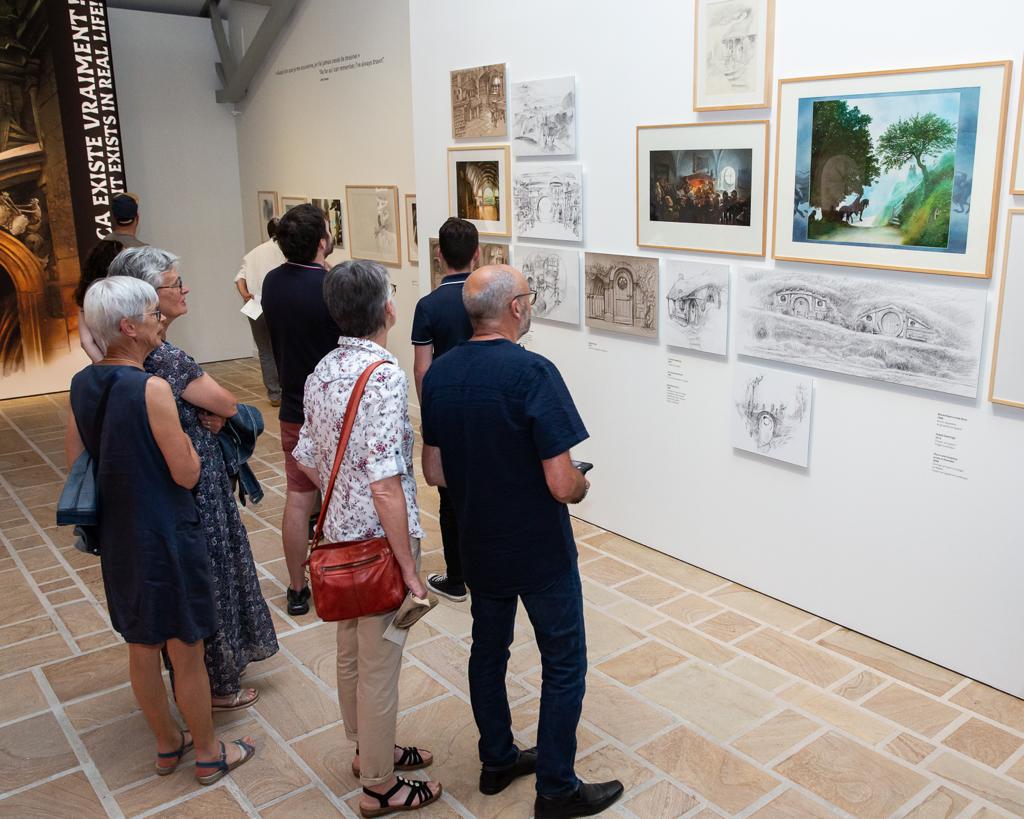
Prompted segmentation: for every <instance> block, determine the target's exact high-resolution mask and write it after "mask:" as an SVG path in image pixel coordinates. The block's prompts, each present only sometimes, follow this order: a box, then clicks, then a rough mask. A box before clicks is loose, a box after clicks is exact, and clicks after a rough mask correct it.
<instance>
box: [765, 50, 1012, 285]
mask: <svg viewBox="0 0 1024 819" xmlns="http://www.w3.org/2000/svg"><path fill="white" fill-rule="evenodd" d="M1011 68H1012V63H1011V62H1010V61H1009V60H997V61H991V62H982V63H967V64H962V65H942V66H929V67H925V68H906V69H898V70H886V71H866V72H861V73H856V74H836V75H831V76H815V77H798V78H792V79H783V80H779V83H778V92H777V103H776V105H777V111H776V140H775V200H774V207H773V211H774V213H775V231H774V236H773V244H772V257H773V258H775V259H778V260H784V261H798V262H815V263H818V264H831V265H852V266H857V267H870V268H876V269H880V270H909V271H915V272H919V273H936V274H939V275H946V276H967V277H971V278H990V277H991V275H992V255H993V247H994V244H995V234H996V218H995V211H996V206H997V204H998V199H999V193H1000V189H1001V182H1000V173H1001V171H1002V162H1003V140H1004V134H1005V130H1006V107H1007V99H1008V96H1009V84H1010V74H1011ZM853 111H856V112H857V115H858V116H854V115H853V114H852V112H853ZM826 119H827V120H830V122H825V123H824V124H823V125H821V126H820V128H819V130H818V131H817V132H816V131H815V127H816V125H815V123H816V122H819V121H823V120H826ZM826 125H827V126H828V133H829V137H828V141H827V142H826V141H824V140H822V141H821V142H816V139H817V138H816V137H815V136H814V135H815V133H824V132H825V130H826ZM933 126H934V127H933ZM839 128H841V129H845V130H846V131H848V132H849V133H848V134H842V135H839V136H837V129H839ZM915 129H916V130H915ZM843 137H846V138H847V142H846V143H842V142H840V140H842V139H843ZM922 139H924V140H927V141H926V142H925V146H926V149H925V150H924V151H923V152H922V151H921V150H920V141H921V140H922ZM915 140H916V141H915ZM865 146H867V147H866V149H865ZM915 152H916V158H915ZM929 166H930V167H929ZM851 197H852V199H851ZM790 201H792V202H793V206H792V208H789V207H788V203H789V202H790ZM780 202H781V203H786V205H787V206H786V207H783V208H781V209H780V207H779V203H780ZM857 228H868V230H867V231H861V230H857Z"/></svg>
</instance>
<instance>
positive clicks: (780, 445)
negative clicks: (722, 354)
mask: <svg viewBox="0 0 1024 819" xmlns="http://www.w3.org/2000/svg"><path fill="white" fill-rule="evenodd" d="M813 392H814V381H813V379H811V378H808V377H807V376H805V375H796V374H794V373H786V372H781V371H780V370H769V369H765V368H763V367H751V366H750V365H748V364H737V365H736V367H735V376H734V380H733V388H732V403H733V410H734V411H733V414H732V445H733V446H734V447H735V448H736V449H742V450H744V451H746V452H753V453H755V454H757V455H762V456H764V457H765V458H773V459H774V460H776V461H785V462H786V463H790V464H795V465H796V466H802V467H806V466H807V464H808V462H809V461H810V449H811V399H812V394H813Z"/></svg>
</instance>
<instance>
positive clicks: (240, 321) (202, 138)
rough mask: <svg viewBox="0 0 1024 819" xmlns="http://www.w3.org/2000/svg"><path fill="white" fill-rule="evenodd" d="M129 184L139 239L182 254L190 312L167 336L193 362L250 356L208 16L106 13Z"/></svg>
mask: <svg viewBox="0 0 1024 819" xmlns="http://www.w3.org/2000/svg"><path fill="white" fill-rule="evenodd" d="M110 37H111V44H112V49H113V53H114V79H115V82H116V83H117V97H118V107H119V110H120V115H121V134H122V137H123V139H124V153H125V175H126V179H127V183H128V189H129V190H130V191H132V192H134V193H137V194H138V195H139V197H140V198H141V206H140V215H141V223H140V228H139V237H140V238H141V239H142V240H143V241H145V242H148V243H149V244H152V245H155V246H157V247H162V248H164V249H166V250H169V251H171V252H173V253H176V254H177V255H178V256H180V257H181V273H182V277H183V278H184V279H185V283H186V284H187V285H188V287H189V288H190V289H191V291H192V292H191V294H190V295H189V296H188V303H189V312H188V315H187V316H184V317H183V318H180V319H178V320H177V321H176V322H175V323H174V324H173V325H172V326H171V330H170V340H171V341H173V342H174V343H175V344H178V345H179V346H180V347H181V348H182V349H183V350H185V351H186V352H188V353H189V354H190V355H192V356H193V357H194V358H196V359H197V360H198V361H219V360H222V359H228V358H238V357H240V356H247V355H250V354H251V352H252V349H253V345H252V336H251V334H250V332H249V327H248V325H247V324H246V323H245V319H244V318H243V317H242V316H240V315H239V314H238V307H239V300H238V293H237V291H236V290H235V287H234V285H233V283H232V279H233V278H234V275H235V273H237V272H238V266H239V263H240V261H241V257H242V253H243V241H242V219H241V212H240V199H241V197H240V194H239V187H238V148H237V142H236V137H235V123H234V118H233V117H232V114H231V110H230V108H229V107H228V106H225V105H219V104H218V103H217V101H216V99H215V98H214V93H215V90H216V89H217V87H218V81H217V75H216V72H215V70H214V63H215V62H216V59H217V49H216V47H215V46H214V42H213V35H212V33H211V30H210V21H209V20H203V19H200V18H198V17H183V16H179V15H171V14H155V13H152V12H142V11H128V10H124V9H114V8H112V9H110Z"/></svg>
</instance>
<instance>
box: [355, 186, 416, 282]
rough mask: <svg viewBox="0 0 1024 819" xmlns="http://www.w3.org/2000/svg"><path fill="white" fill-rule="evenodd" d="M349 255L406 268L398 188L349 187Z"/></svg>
mask: <svg viewBox="0 0 1024 819" xmlns="http://www.w3.org/2000/svg"><path fill="white" fill-rule="evenodd" d="M345 199H346V200H347V202H348V233H349V252H350V253H351V254H352V258H353V259H370V260H371V261H374V262H380V263H381V264H386V265H389V266H391V267H401V265H402V245H401V233H402V231H401V227H400V226H399V222H398V214H399V211H398V186H397V185H346V186H345Z"/></svg>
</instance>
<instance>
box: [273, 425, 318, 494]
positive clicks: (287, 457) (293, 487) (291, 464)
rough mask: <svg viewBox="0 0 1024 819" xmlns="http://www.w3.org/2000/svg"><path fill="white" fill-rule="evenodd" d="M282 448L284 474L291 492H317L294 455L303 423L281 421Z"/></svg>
mask: <svg viewBox="0 0 1024 819" xmlns="http://www.w3.org/2000/svg"><path fill="white" fill-rule="evenodd" d="M280 424H281V449H283V450H284V475H285V477H286V478H287V479H288V491H289V492H316V488H317V487H316V484H315V483H313V482H312V481H311V480H310V479H309V477H308V476H307V475H306V473H305V472H303V471H302V469H301V468H300V467H299V462H298V461H296V460H295V458H293V457H292V450H293V449H295V445H296V444H297V443H298V442H299V431H300V430H301V429H302V424H296V423H293V422H291V421H281V422H280Z"/></svg>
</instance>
